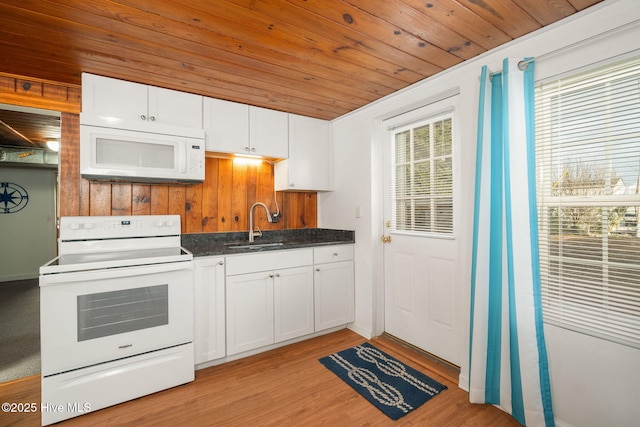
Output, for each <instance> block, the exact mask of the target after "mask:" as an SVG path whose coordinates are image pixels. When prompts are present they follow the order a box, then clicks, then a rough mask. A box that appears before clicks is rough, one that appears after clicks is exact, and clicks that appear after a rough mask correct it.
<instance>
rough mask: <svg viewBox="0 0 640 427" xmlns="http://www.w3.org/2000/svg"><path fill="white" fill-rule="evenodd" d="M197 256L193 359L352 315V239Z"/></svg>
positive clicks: (213, 357) (249, 347) (329, 324)
mask: <svg viewBox="0 0 640 427" xmlns="http://www.w3.org/2000/svg"><path fill="white" fill-rule="evenodd" d="M195 263H196V269H195V298H196V301H195V311H196V312H195V316H196V322H195V324H196V328H195V343H194V344H195V351H196V356H195V363H196V364H200V363H205V362H209V361H212V360H216V359H220V358H224V357H225V356H233V355H236V354H240V353H244V352H247V351H250V350H255V349H258V348H260V347H266V346H269V345H272V344H276V343H279V342H285V341H288V340H291V339H294V338H298V337H303V336H305V335H311V334H313V333H314V332H320V331H323V330H327V329H330V328H333V327H338V326H343V325H346V324H348V323H351V322H353V321H354V311H355V302H354V271H353V245H352V244H345V245H335V246H319V247H315V248H306V249H292V250H282V251H269V252H262V253H251V254H239V255H233V256H227V257H202V258H196V261H195Z"/></svg>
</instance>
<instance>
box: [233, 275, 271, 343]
mask: <svg viewBox="0 0 640 427" xmlns="http://www.w3.org/2000/svg"><path fill="white" fill-rule="evenodd" d="M272 276H273V273H271V272H265V271H262V272H259V273H249V274H239V275H237V276H228V277H227V320H228V322H227V352H228V354H229V355H233V354H237V353H242V352H243V351H247V350H252V349H254V348H258V347H262V346H265V345H269V344H273V330H274V326H273V278H272Z"/></svg>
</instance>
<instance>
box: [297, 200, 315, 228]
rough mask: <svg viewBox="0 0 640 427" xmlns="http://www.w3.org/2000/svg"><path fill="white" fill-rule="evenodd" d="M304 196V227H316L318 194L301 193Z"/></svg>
mask: <svg viewBox="0 0 640 427" xmlns="http://www.w3.org/2000/svg"><path fill="white" fill-rule="evenodd" d="M301 194H302V197H303V198H304V202H303V206H304V208H303V209H304V213H303V216H304V227H306V228H316V227H317V226H318V195H317V193H301Z"/></svg>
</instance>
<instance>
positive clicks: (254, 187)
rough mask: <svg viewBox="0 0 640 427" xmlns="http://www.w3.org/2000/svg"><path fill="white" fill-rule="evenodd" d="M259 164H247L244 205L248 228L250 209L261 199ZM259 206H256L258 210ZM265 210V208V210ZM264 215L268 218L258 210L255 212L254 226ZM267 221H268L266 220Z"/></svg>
mask: <svg viewBox="0 0 640 427" xmlns="http://www.w3.org/2000/svg"><path fill="white" fill-rule="evenodd" d="M258 175H259V172H258V165H251V164H249V165H247V174H246V176H245V183H246V184H245V187H246V196H247V199H246V203H245V206H244V216H245V220H246V221H245V222H246V227H245V228H246V229H247V230H248V229H249V210H250V209H251V205H253V204H254V203H255V202H259V201H260V199H259V198H258V197H259V196H258V194H257V193H258ZM257 209H258V208H256V210H257ZM263 212H264V210H263ZM262 216H264V217H265V218H266V215H264V214H259V213H258V212H255V214H254V218H253V220H254V223H253V224H254V226H255V225H257V224H258V223H257V220H258V218H261V217H262ZM265 222H266V221H265ZM260 229H261V230H264V228H263V227H262V226H260Z"/></svg>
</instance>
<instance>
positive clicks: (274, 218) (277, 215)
mask: <svg viewBox="0 0 640 427" xmlns="http://www.w3.org/2000/svg"><path fill="white" fill-rule="evenodd" d="M278 218H280V212H276V213H272V214H271V222H278Z"/></svg>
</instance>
